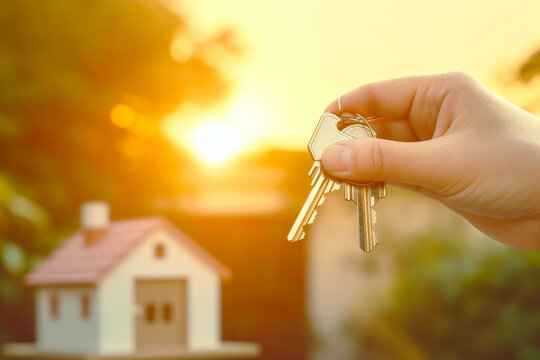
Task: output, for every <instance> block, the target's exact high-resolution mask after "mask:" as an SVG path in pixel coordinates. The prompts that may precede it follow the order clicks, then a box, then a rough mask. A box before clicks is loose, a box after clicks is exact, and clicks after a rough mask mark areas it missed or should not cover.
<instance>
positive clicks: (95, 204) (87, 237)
mask: <svg viewBox="0 0 540 360" xmlns="http://www.w3.org/2000/svg"><path fill="white" fill-rule="evenodd" d="M107 226H109V204H107V203H106V202H104V201H92V202H87V203H84V204H82V206H81V227H82V230H83V234H84V242H85V244H86V245H87V246H91V245H92V244H94V243H95V242H96V241H97V240H99V238H100V237H101V236H103V235H104V234H105V232H106V229H107Z"/></svg>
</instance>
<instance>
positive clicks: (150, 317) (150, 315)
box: [144, 304, 156, 324]
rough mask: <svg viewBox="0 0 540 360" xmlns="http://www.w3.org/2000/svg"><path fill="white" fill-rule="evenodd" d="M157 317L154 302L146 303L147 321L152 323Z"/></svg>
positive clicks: (145, 316)
mask: <svg viewBox="0 0 540 360" xmlns="http://www.w3.org/2000/svg"><path fill="white" fill-rule="evenodd" d="M155 317H156V309H155V306H154V304H146V306H145V307H144V318H145V319H146V322H147V323H149V324H151V323H153V322H154V319H155Z"/></svg>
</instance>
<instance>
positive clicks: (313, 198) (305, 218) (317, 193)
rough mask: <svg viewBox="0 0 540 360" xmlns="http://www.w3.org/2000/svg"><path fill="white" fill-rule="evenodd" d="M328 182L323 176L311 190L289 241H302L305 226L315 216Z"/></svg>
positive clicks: (290, 233)
mask: <svg viewBox="0 0 540 360" xmlns="http://www.w3.org/2000/svg"><path fill="white" fill-rule="evenodd" d="M328 181H329V179H328V178H326V177H324V176H321V177H319V179H318V180H317V182H316V183H315V184H314V185H313V189H311V192H310V193H309V195H308V197H307V199H306V202H305V203H304V205H303V206H302V209H300V213H298V216H297V217H296V220H295V221H294V224H293V226H292V228H291V231H290V232H289V235H287V240H289V241H298V240H300V239H301V237H302V234H303V233H304V226H306V225H307V223H308V222H309V220H310V218H311V217H312V215H313V212H314V211H315V208H316V207H317V205H318V204H319V201H320V199H321V197H322V196H323V194H324V190H325V188H326V186H327V184H328Z"/></svg>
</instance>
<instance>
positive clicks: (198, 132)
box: [189, 120, 242, 165]
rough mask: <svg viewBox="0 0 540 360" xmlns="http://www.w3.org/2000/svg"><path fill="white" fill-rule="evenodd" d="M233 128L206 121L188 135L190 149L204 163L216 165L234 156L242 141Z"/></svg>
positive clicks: (224, 124) (228, 125)
mask: <svg viewBox="0 0 540 360" xmlns="http://www.w3.org/2000/svg"><path fill="white" fill-rule="evenodd" d="M239 135H240V134H239V132H238V129H236V127H235V126H233V125H230V124H226V123H222V122H218V121H216V120H208V121H206V122H203V123H201V124H200V125H199V126H197V127H195V128H194V129H193V131H192V132H191V134H190V137H189V142H190V145H191V148H192V149H193V150H194V151H195V153H196V154H197V155H198V156H199V157H200V158H201V160H203V161H204V162H205V163H207V164H210V165H217V164H220V163H224V162H225V161H227V160H229V159H230V158H231V157H233V156H234V155H236V154H237V153H238V152H239V151H240V150H241V147H242V141H241V140H242V139H241V138H240V136H239Z"/></svg>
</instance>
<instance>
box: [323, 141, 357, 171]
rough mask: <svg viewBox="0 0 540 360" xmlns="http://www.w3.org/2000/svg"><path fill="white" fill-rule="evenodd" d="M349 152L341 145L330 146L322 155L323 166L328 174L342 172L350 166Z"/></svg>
mask: <svg viewBox="0 0 540 360" xmlns="http://www.w3.org/2000/svg"><path fill="white" fill-rule="evenodd" d="M351 155H352V153H351V150H350V149H349V148H348V147H347V146H343V145H330V146H328V147H327V148H326V149H325V150H324V152H323V155H322V162H323V166H324V168H325V169H326V170H328V171H330V172H343V171H346V170H347V169H349V167H350V166H351Z"/></svg>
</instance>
